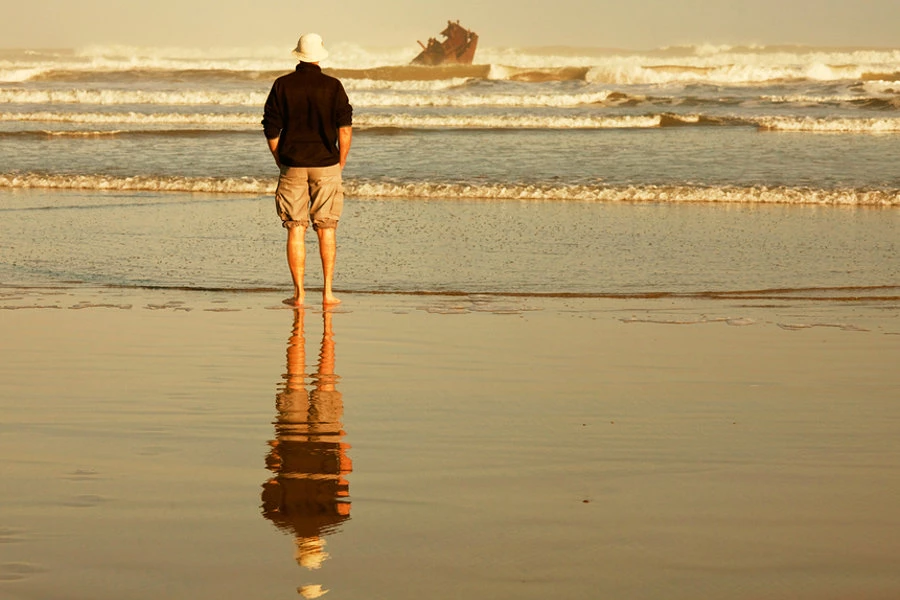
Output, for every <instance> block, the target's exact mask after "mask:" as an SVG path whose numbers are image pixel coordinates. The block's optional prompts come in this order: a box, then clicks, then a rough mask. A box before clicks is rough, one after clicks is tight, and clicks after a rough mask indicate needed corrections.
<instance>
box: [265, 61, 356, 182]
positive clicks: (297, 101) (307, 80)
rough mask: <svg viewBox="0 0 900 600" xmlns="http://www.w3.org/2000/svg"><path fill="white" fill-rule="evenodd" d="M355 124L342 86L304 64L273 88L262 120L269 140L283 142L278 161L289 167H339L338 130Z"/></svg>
mask: <svg viewBox="0 0 900 600" xmlns="http://www.w3.org/2000/svg"><path fill="white" fill-rule="evenodd" d="M352 124H353V107H352V106H350V101H349V100H348V99H347V93H346V92H345V91H344V86H343V85H342V84H341V82H340V81H338V80H337V79H335V78H334V77H330V76H328V75H325V74H323V73H322V69H320V68H319V66H318V65H314V64H310V63H304V62H301V63H300V64H299V65H297V69H296V70H295V71H294V72H293V73H290V74H288V75H283V76H282V77H279V78H278V79H276V80H275V83H274V84H272V91H270V92H269V97H268V98H267V99H266V106H265V109H264V111H263V120H262V125H263V131H264V132H265V134H266V138H267V139H270V140H271V139H275V138H278V137H280V138H281V140H280V142H279V143H278V160H279V161H280V162H281V164H283V165H286V166H288V167H330V166H331V165H336V164H337V163H339V162H340V152H339V151H338V147H337V140H338V129H339V128H340V127H350V126H351V125H352Z"/></svg>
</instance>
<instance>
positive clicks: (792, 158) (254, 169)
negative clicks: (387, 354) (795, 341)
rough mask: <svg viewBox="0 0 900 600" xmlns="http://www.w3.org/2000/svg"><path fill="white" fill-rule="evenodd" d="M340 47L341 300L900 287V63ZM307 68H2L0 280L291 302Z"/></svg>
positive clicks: (210, 56) (117, 58)
mask: <svg viewBox="0 0 900 600" xmlns="http://www.w3.org/2000/svg"><path fill="white" fill-rule="evenodd" d="M331 52H332V54H331V57H330V58H329V60H328V61H327V62H325V63H323V67H324V69H325V71H326V72H327V73H331V74H333V75H335V76H338V77H339V78H340V79H341V80H342V81H343V83H344V86H345V87H346V89H347V93H348V95H349V97H350V101H351V103H352V104H353V106H354V133H355V137H354V142H353V150H352V152H351V156H350V161H349V163H348V166H347V168H346V170H345V172H344V178H345V189H346V192H347V195H348V199H349V201H348V207H347V213H346V215H345V219H344V222H343V224H342V228H341V229H342V232H341V244H342V248H341V258H340V262H339V265H340V268H339V273H338V280H339V282H340V283H341V286H339V287H343V288H344V289H350V290H356V291H369V292H371V291H400V292H404V291H405V292H413V291H423V290H424V291H455V292H479V293H484V292H498V293H506V292H517V293H518V292H521V293H532V292H533V293H570V292H571V293H582V294H600V295H603V294H631V293H638V294H640V293H652V294H658V293H660V292H662V293H697V292H708V291H712V292H714V293H718V292H722V291H726V292H728V291H736V290H737V291H746V290H748V289H757V288H759V289H769V288H779V289H781V288H790V289H794V288H798V289H800V288H845V287H850V288H854V289H856V291H854V292H852V293H853V294H856V293H863V292H861V291H860V290H861V289H862V288H877V289H879V290H881V291H883V290H884V289H885V288H892V290H893V291H892V292H891V293H896V287H895V286H896V285H897V283H898V273H900V264H898V263H900V261H898V259H897V252H896V250H897V248H896V240H897V239H900V236H898V235H897V233H898V227H900V223H898V214H897V208H898V207H900V169H898V168H897V164H900V160H898V159H900V50H897V49H862V48H860V49H855V48H806V47H793V46H792V47H727V46H722V47H706V46H704V47H679V48H665V49H659V50H653V51H646V52H626V51H613V50H601V49H569V48H554V49H543V50H542V49H513V48H485V49H482V50H480V51H479V54H478V56H477V57H476V64H474V65H458V66H451V67H439V68H422V67H412V66H409V65H408V62H409V60H410V59H411V58H412V56H413V55H414V54H415V48H412V47H410V48H396V49H380V50H371V49H364V48H359V47H356V46H351V45H337V46H335V47H334V48H332V49H331ZM293 66H294V63H293V61H292V59H291V57H290V55H289V53H287V52H286V51H284V50H283V49H271V48H269V49H253V50H251V49H209V50H202V51H201V50H185V49H162V48H129V47H93V48H84V49H79V50H59V51H45V50H4V51H0V190H3V192H2V198H0V212H2V219H0V240H2V241H0V245H2V252H0V280H2V281H3V282H4V283H7V284H23V283H29V284H32V283H37V282H62V281H68V282H83V283H89V284H101V285H126V286H127V285H159V286H169V285H176V286H187V287H201V288H202V287H225V288H235V289H243V288H252V287H272V286H275V287H277V286H282V285H284V280H285V273H284V272H283V270H284V265H283V264H282V262H283V258H282V256H281V252H282V251H281V249H280V247H277V246H278V244H279V243H280V240H281V239H282V234H281V232H280V229H279V228H278V223H277V220H275V218H274V211H273V209H272V203H271V194H272V192H273V190H274V187H275V181H276V175H277V171H276V167H275V165H274V163H273V161H272V158H271V156H270V154H269V153H268V150H267V148H266V146H265V141H264V138H263V135H262V129H261V125H260V119H261V116H262V105H263V103H264V102H265V98H266V95H267V93H268V90H269V87H270V86H271V82H272V81H273V80H274V79H275V78H276V77H278V76H279V75H281V74H283V73H286V72H289V71H290V70H291V69H292V68H293ZM85 240H89V241H90V243H89V244H86V243H85ZM276 247H277V250H273V249H272V248H276ZM222 259H225V260H227V262H226V263H222ZM226 265H227V266H226ZM857 288H858V289H857ZM865 293H868V292H865ZM879 293H881V292H879Z"/></svg>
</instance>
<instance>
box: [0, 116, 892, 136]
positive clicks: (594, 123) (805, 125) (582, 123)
mask: <svg viewBox="0 0 900 600" xmlns="http://www.w3.org/2000/svg"><path fill="white" fill-rule="evenodd" d="M260 118H261V115H260V114H257V113H247V112H240V113H138V112H126V113H97V112H50V111H42V112H33V113H32V112H0V122H22V123H63V124H74V125H106V126H115V127H116V130H117V131H116V133H122V134H127V133H131V132H133V130H129V126H139V127H140V126H148V127H149V126H154V127H156V126H161V125H173V126H191V125H193V126H201V127H202V126H210V127H233V128H240V130H249V129H251V128H254V127H257V128H258V127H260ZM354 126H355V127H357V128H358V129H362V130H365V129H379V128H381V129H548V130H552V129H653V128H658V127H691V126H704V127H706V126H742V127H757V128H759V129H760V130H762V131H793V132H809V133H858V134H879V133H900V117H883V118H847V117H819V118H813V117H774V116H753V115H742V116H737V115H733V116H730V117H729V116H712V115H705V114H702V113H700V114H674V113H650V114H645V115H608V114H594V115H571V114H560V115H535V114H506V115H415V114H409V113H393V114H377V113H365V112H361V113H358V114H357V115H356V116H355V118H354ZM222 131H224V132H225V133H228V132H229V130H227V129H226V130H217V129H210V130H208V132H209V134H210V135H214V134H218V133H220V132H222ZM140 132H141V133H148V131H143V130H141V131H140ZM149 132H150V133H152V130H151V131H149ZM176 132H177V130H176ZM13 133H19V134H21V133H22V132H13ZM29 133H30V134H37V133H41V132H29ZM42 133H45V134H47V135H61V136H62V135H70V136H72V135H114V134H111V133H110V132H99V131H87V132H80V131H44V132H42ZM157 133H158V134H159V135H164V134H166V133H168V132H167V131H165V130H159V131H157ZM191 133H193V134H196V135H199V134H202V130H197V131H192V132H191ZM9 134H11V133H7V135H9ZM0 135H4V134H2V133H0Z"/></svg>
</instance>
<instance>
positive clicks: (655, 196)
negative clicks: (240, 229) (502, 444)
mask: <svg viewBox="0 0 900 600" xmlns="http://www.w3.org/2000/svg"><path fill="white" fill-rule="evenodd" d="M0 188H9V189H67V190H93V191H151V192H198V193H213V194H254V195H256V194H272V193H274V191H275V180H274V178H272V179H269V178H253V177H219V178H217V177H152V176H135V177H113V176H107V175H41V174H34V173H32V174H21V175H20V174H0ZM344 190H345V193H346V194H347V195H348V196H351V197H354V198H358V199H380V198H383V199H409V200H418V199H449V200H458V199H468V200H520V201H545V202H553V201H577V202H598V203H635V202H637V203H640V202H662V203H714V204H724V203H741V204H793V205H826V206H828V205H831V206H880V207H900V190H891V189H886V190H878V189H852V188H842V189H817V188H801V187H763V186H757V187H739V186H708V187H703V186H687V185H669V186H657V185H630V186H590V185H555V184H550V183H547V184H542V185H523V184H501V183H494V184H466V183H436V182H409V183H402V182H381V181H365V180H348V181H346V182H345V183H344Z"/></svg>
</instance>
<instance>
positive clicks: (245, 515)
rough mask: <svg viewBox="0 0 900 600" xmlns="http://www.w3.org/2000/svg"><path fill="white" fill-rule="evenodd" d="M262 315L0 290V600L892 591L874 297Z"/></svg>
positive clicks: (896, 445) (894, 324)
mask: <svg viewBox="0 0 900 600" xmlns="http://www.w3.org/2000/svg"><path fill="white" fill-rule="evenodd" d="M282 296H283V294H279V293H268V292H263V293H224V292H221V293H204V292H186V291H178V290H170V291H154V290H134V289H129V290H114V289H103V288H63V289H56V290H49V289H10V288H6V289H2V290H0V331H2V332H3V335H2V336H0V473H2V476H0V597H2V598H4V599H6V598H8V599H10V600H26V599H27V600H37V599H55V598H73V599H78V598H91V599H93V600H97V599H99V600H104V599H121V598H129V599H144V598H146V599H150V598H153V599H157V598H167V599H180V598H185V599H187V598H190V599H205V598H210V599H212V598H216V599H221V598H273V597H296V595H297V593H298V592H301V593H302V594H303V596H305V597H317V596H318V595H321V594H322V593H324V592H325V591H326V590H327V591H329V596H328V597H329V598H372V597H379V598H381V597H383V598H395V599H402V598H463V597H472V598H547V597H558V598H628V599H657V598H666V599H673V598H675V599H678V598H684V599H688V598H690V599H695V598H706V599H719V598H721V599H729V600H734V599H743V598H747V599H750V598H754V599H755V598H760V597H765V598H785V599H787V598H790V599H797V598H804V599H805V598H810V599H813V598H815V599H823V598H825V599H832V598H834V599H837V598H879V599H880V598H896V597H898V595H900V576H898V573H900V511H898V510H897V497H898V494H900V435H898V434H900V403H898V401H897V399H898V397H900V372H898V370H897V368H896V364H897V358H898V356H900V352H898V351H900V318H898V311H897V310H896V306H893V305H885V304H884V303H880V304H879V303H865V302H857V303H853V302H850V303H847V302H794V301H766V302H764V303H757V304H756V305H753V304H752V303H749V302H747V301H744V300H734V301H708V300H690V299H677V300H672V299H666V300H651V299H644V300H636V299H630V300H614V299H560V298H556V299H552V298H527V299H521V298H519V299H517V298H504V297H484V296H465V297H442V296H434V297H417V296H378V295H365V294H350V295H345V296H344V297H343V299H344V303H343V304H342V305H341V306H340V308H339V309H338V310H336V311H335V312H333V313H331V314H327V315H326V314H323V313H322V312H321V311H320V310H319V309H317V308H316V307H315V306H310V307H309V308H308V309H306V310H304V311H303V318H302V323H301V320H299V319H298V318H297V315H296V314H295V311H293V310H290V309H287V308H285V307H283V306H282V305H281V304H280V300H281V297H282ZM326 332H327V333H326ZM332 373H333V375H332ZM304 388H305V389H304ZM323 541H324V544H323V543H322V542H323Z"/></svg>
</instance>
